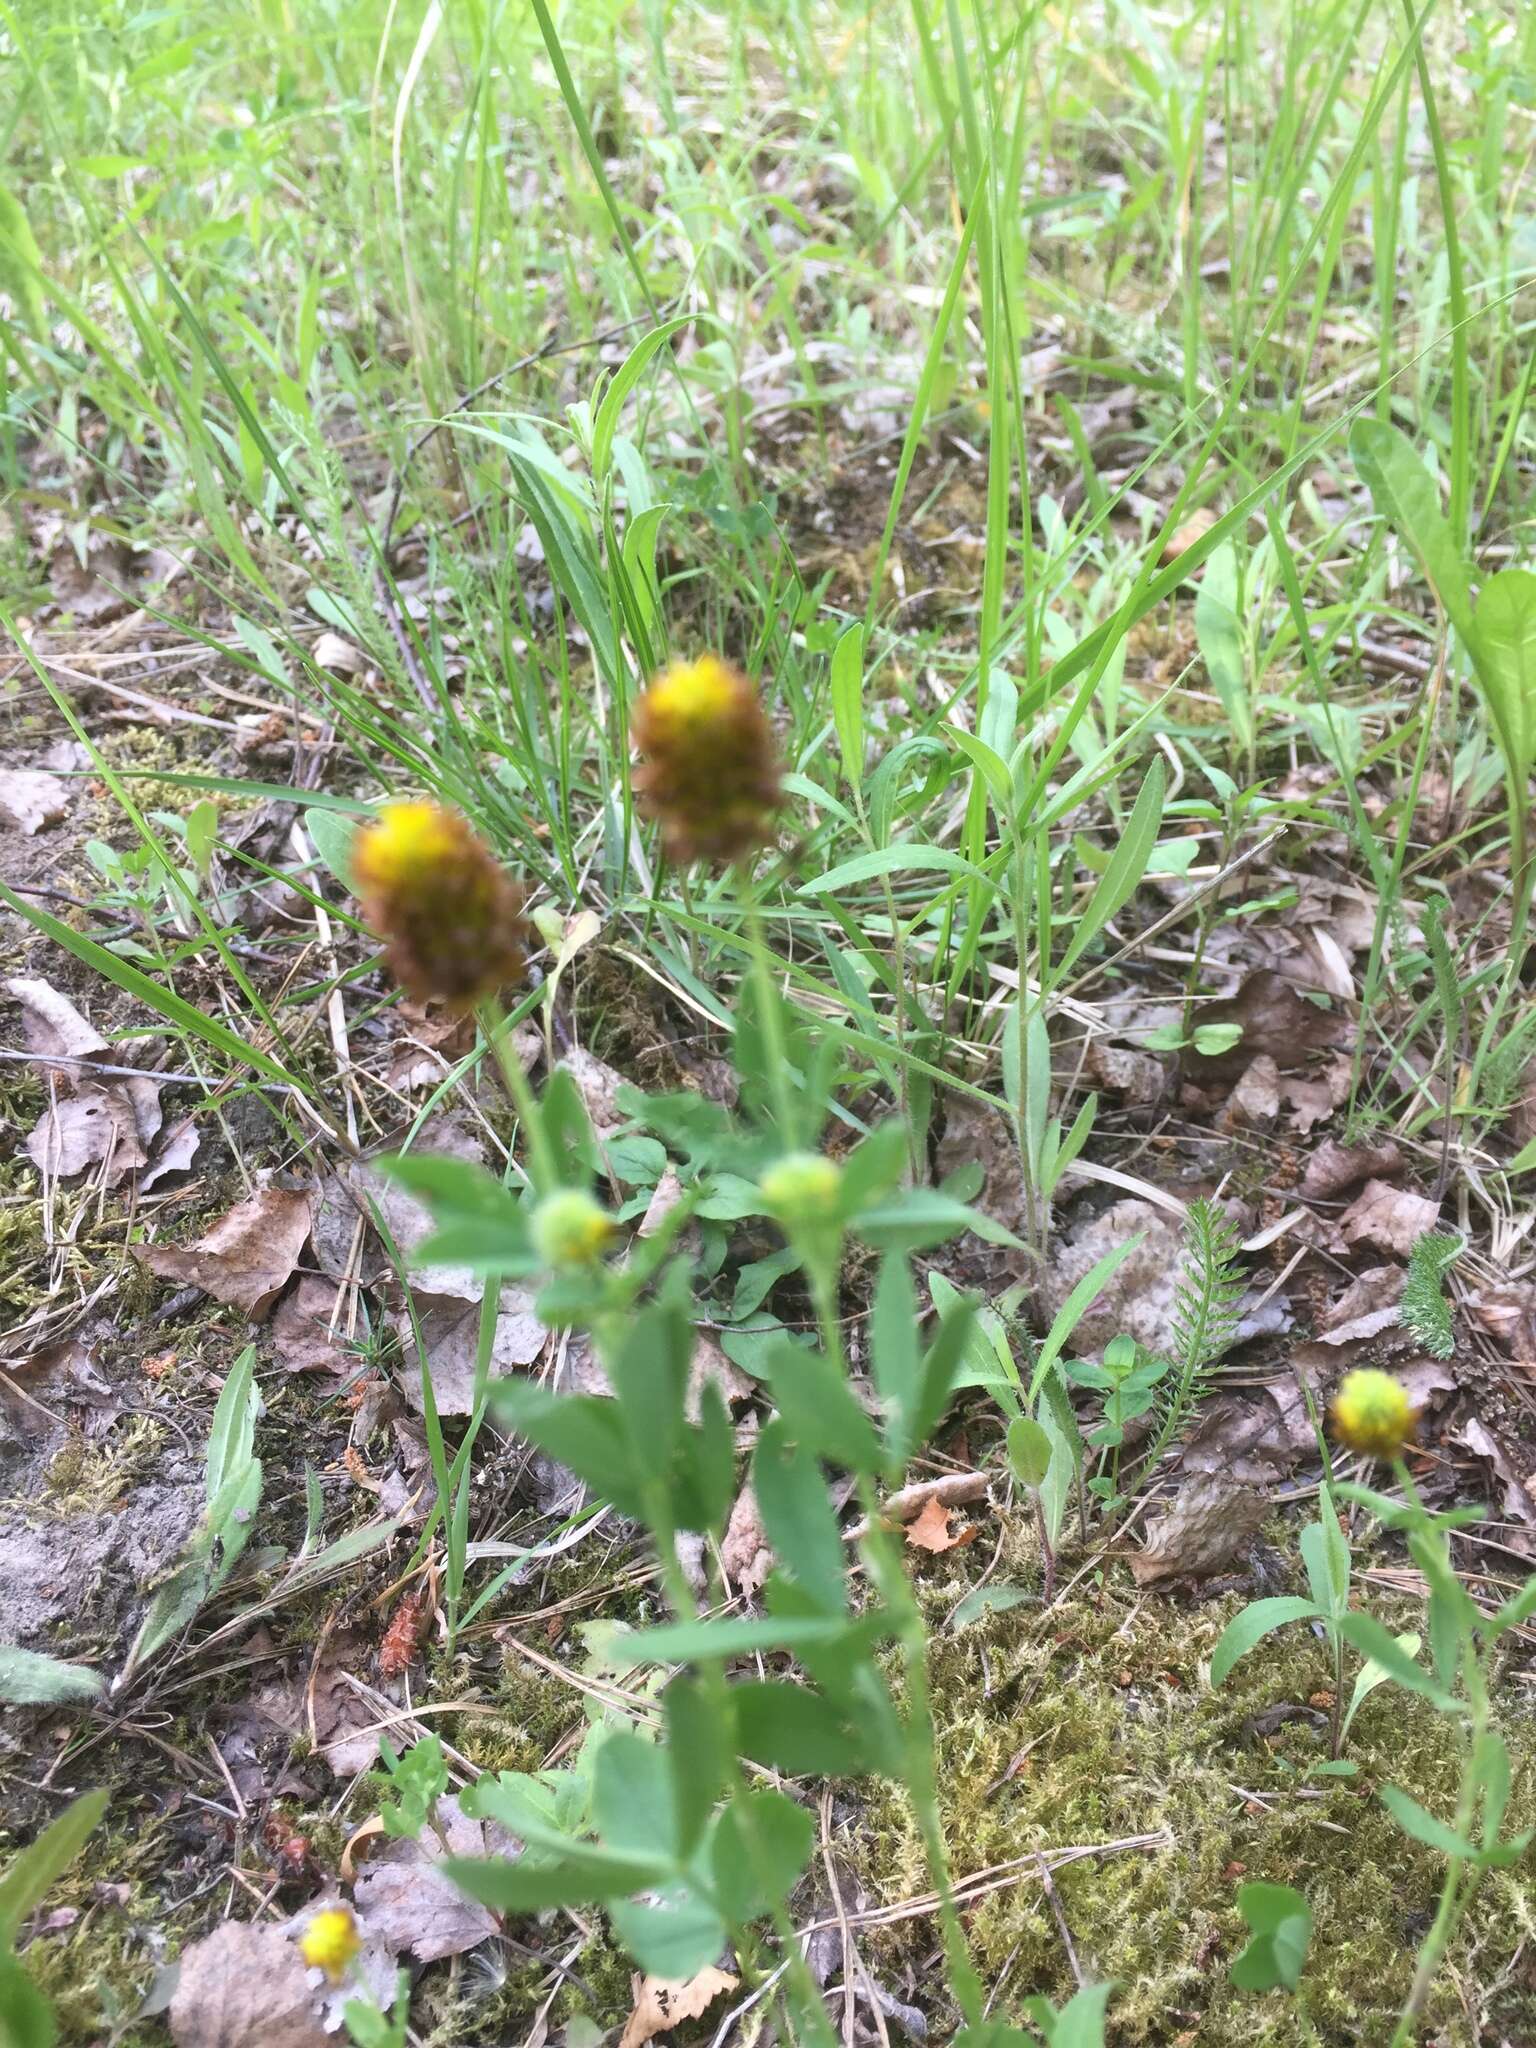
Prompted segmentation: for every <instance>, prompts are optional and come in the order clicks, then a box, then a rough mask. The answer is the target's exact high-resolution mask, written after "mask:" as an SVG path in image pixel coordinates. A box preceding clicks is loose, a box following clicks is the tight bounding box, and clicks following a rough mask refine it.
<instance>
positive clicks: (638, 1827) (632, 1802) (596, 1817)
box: [592, 1728, 679, 1864]
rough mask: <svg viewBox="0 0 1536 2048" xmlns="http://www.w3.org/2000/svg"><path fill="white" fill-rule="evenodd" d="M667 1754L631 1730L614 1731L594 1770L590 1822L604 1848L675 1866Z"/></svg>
mask: <svg viewBox="0 0 1536 2048" xmlns="http://www.w3.org/2000/svg"><path fill="white" fill-rule="evenodd" d="M675 1811H676V1810H675V1807H674V1804H673V1797H672V1772H671V1768H670V1765H669V1763H668V1760H667V1755H666V1752H665V1751H664V1750H663V1749H661V1748H659V1747H658V1745H657V1744H656V1743H654V1742H647V1741H646V1739H645V1737H644V1736H643V1735H637V1734H636V1733H635V1732H634V1730H633V1729H630V1728H615V1729H612V1730H611V1731H610V1732H609V1733H608V1734H607V1736H606V1737H605V1738H604V1740H603V1742H602V1743H601V1745H600V1746H599V1748H598V1751H597V1758H596V1761H595V1762H594V1764H593V1766H592V1818H593V1821H594V1823H595V1825H596V1830H597V1832H598V1834H600V1835H601V1836H602V1838H603V1846H604V1848H605V1849H609V1850H612V1851H614V1852H615V1853H617V1854H619V1855H621V1856H628V1855H635V1856H640V1857H647V1856H663V1857H665V1858H666V1859H667V1861H668V1862H669V1863H673V1864H676V1863H677V1862H678V1861H679V1849H678V1841H677V1831H676V1826H675Z"/></svg>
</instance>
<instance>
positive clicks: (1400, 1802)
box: [1381, 1785, 1477, 1857]
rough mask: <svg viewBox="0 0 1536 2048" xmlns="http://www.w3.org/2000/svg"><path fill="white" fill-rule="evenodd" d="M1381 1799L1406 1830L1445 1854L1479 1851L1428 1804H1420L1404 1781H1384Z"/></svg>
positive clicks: (1452, 1854)
mask: <svg viewBox="0 0 1536 2048" xmlns="http://www.w3.org/2000/svg"><path fill="white" fill-rule="evenodd" d="M1381 1803H1382V1805H1383V1806H1384V1807H1385V1808H1386V1809H1387V1811H1388V1813H1390V1814H1391V1816H1392V1818H1393V1819H1394V1820H1395V1821H1396V1822H1397V1824H1398V1826H1399V1827H1400V1828H1401V1829H1402V1830H1403V1833H1404V1834H1405V1835H1412V1837H1413V1839H1414V1840H1415V1841H1416V1842H1423V1843H1424V1844H1425V1846H1426V1847H1427V1848H1430V1849H1438V1850H1439V1851H1440V1854H1441V1855H1442V1856H1456V1857H1472V1856H1475V1855H1476V1854H1477V1850H1476V1847H1475V1846H1474V1844H1473V1843H1471V1842H1468V1841H1466V1840H1464V1839H1463V1837H1462V1836H1460V1835H1458V1834H1457V1832H1456V1830H1455V1829H1454V1828H1452V1827H1447V1826H1446V1824H1445V1822H1444V1821H1443V1820H1436V1818H1435V1816H1434V1815H1433V1814H1432V1813H1431V1812H1430V1811H1429V1809H1428V1807H1425V1806H1420V1804H1419V1802H1418V1800H1417V1799H1415V1798H1413V1797H1412V1795H1411V1794H1409V1793H1407V1792H1405V1791H1404V1790H1403V1788H1402V1786H1401V1785H1383V1786H1382V1787H1381Z"/></svg>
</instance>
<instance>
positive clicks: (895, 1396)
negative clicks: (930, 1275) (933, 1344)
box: [869, 1251, 922, 1436]
mask: <svg viewBox="0 0 1536 2048" xmlns="http://www.w3.org/2000/svg"><path fill="white" fill-rule="evenodd" d="M869 1351H870V1374H871V1377H872V1378H873V1380H874V1383H875V1391H876V1392H877V1393H878V1394H879V1396H880V1402H881V1406H882V1407H883V1408H884V1410H885V1413H886V1417H887V1424H886V1428H887V1435H888V1436H889V1435H890V1434H891V1433H892V1430H893V1427H894V1429H895V1431H896V1432H897V1433H899V1432H900V1427H901V1424H902V1422H903V1420H904V1418H906V1417H908V1416H910V1415H911V1414H912V1412H913V1409H914V1408H915V1407H916V1405H917V1388H918V1373H919V1371H920V1369H921V1363H922V1354H921V1349H920V1343H919V1338H918V1315H917V1292H916V1289H915V1288H914V1287H913V1285H912V1268H911V1266H910V1265H909V1264H908V1262H907V1258H906V1255H905V1253H904V1252H900V1251H892V1252H888V1253H887V1254H886V1256H885V1258H884V1259H882V1260H881V1262H880V1272H879V1275H878V1277H877V1278H876V1281H875V1293H874V1299H873V1301H872V1303H871V1304H870V1311H869Z"/></svg>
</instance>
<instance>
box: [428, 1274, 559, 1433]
mask: <svg viewBox="0 0 1536 2048" xmlns="http://www.w3.org/2000/svg"><path fill="white" fill-rule="evenodd" d="M437 1270H438V1269H437V1268H436V1267H433V1268H431V1269H430V1272H431V1274H432V1275H435V1274H436V1273H437ZM422 1277H423V1279H426V1278H427V1277H429V1275H428V1274H427V1273H423V1275H422ZM478 1284H479V1283H478V1282H477V1283H476V1286H477V1287H478ZM411 1292H412V1297H413V1299H414V1301H415V1304H416V1318H417V1323H419V1325H420V1329H421V1337H422V1342H423V1343H424V1344H425V1346H426V1353H427V1364H428V1366H429V1367H430V1369H431V1373H432V1395H433V1399H434V1400H435V1401H436V1403H437V1412H438V1413H439V1415H468V1414H469V1412H470V1410H471V1409H472V1408H473V1406H474V1391H475V1348H476V1345H477V1342H478V1339H479V1333H480V1303H479V1299H478V1296H477V1297H476V1298H475V1299H473V1300H468V1301H466V1300H465V1299H464V1297H463V1296H462V1295H460V1294H456V1293H428V1292H425V1291H423V1290H422V1289H420V1288H416V1287H413V1288H412V1290H411ZM533 1299H534V1298H533V1296H532V1294H530V1293H529V1292H528V1291H527V1289H526V1288H522V1287H513V1286H510V1285H509V1286H506V1287H503V1288H502V1290H501V1296H500V1302H499V1313H498V1316H497V1319H496V1335H495V1338H494V1339H493V1341H492V1344H491V1378H492V1379H504V1378H505V1377H506V1375H507V1374H508V1373H511V1372H515V1371H516V1370H517V1369H518V1367H519V1366H524V1365H532V1364H533V1362H534V1360H535V1359H536V1358H538V1357H539V1356H540V1355H541V1353H542V1352H543V1350H544V1346H545V1344H546V1343H547V1342H548V1341H549V1332H548V1331H547V1330H546V1329H545V1327H544V1325H543V1324H542V1323H541V1322H540V1321H539V1319H538V1317H537V1316H536V1315H535V1314H534V1312H533ZM390 1322H391V1324H392V1326H393V1328H394V1330H395V1331H396V1333H397V1335H398V1336H399V1339H400V1348H401V1354H402V1357H403V1358H404V1360H405V1368H406V1369H405V1371H404V1372H403V1373H402V1375H401V1380H400V1385H401V1390H402V1391H403V1393H404V1395H405V1398H406V1400H407V1401H409V1402H410V1404H411V1406H412V1407H413V1408H414V1409H416V1411H417V1413H418V1414H419V1413H420V1412H421V1411H422V1406H423V1403H422V1391H421V1362H420V1355H419V1353H418V1350H417V1344H416V1324H413V1323H412V1321H411V1317H410V1315H409V1313H408V1312H407V1311H406V1310H405V1309H403V1308H401V1309H396V1310H395V1311H394V1312H393V1313H392V1315H391V1316H390Z"/></svg>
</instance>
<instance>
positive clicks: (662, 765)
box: [633, 654, 780, 861]
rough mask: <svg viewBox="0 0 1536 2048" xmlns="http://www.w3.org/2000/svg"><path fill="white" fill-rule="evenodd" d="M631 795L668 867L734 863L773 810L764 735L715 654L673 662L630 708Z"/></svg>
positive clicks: (774, 779) (749, 701) (765, 831)
mask: <svg viewBox="0 0 1536 2048" xmlns="http://www.w3.org/2000/svg"><path fill="white" fill-rule="evenodd" d="M633 728H634V735H635V744H636V746H638V747H639V749H640V752H641V753H642V755H643V756H644V757H645V758H644V760H643V761H642V762H641V764H640V767H639V768H638V770H637V771H636V774H635V786H636V788H637V789H638V790H639V791H640V794H641V796H642V798H643V799H644V802H645V807H646V809H647V811H648V812H649V813H650V815H651V816H652V817H653V818H659V819H660V821H661V828H662V837H663V839H664V841H665V843H666V848H667V852H668V853H669V854H670V855H671V856H672V858H673V859H674V860H676V861H691V860H739V859H740V858H741V856H742V855H743V854H747V853H750V852H751V851H752V850H753V848H754V847H758V846H762V845H764V844H766V842H767V840H768V838H769V835H770V833H771V830H772V826H773V814H774V812H775V811H776V810H777V809H778V807H779V802H780V791H779V759H778V749H777V747H776V746H775V745H774V739H773V730H772V728H771V727H770V725H769V723H768V720H767V718H766V717H765V716H764V713H763V707H762V705H761V703H760V702H759V701H758V695H757V692H756V690H755V689H754V688H753V686H752V684H751V683H750V682H748V680H747V678H746V677H745V676H744V675H742V674H741V673H740V671H739V670H737V669H734V668H732V667H731V666H730V664H729V663H728V662H724V661H722V660H721V659H720V657H719V656H718V655H715V654H702V655H700V656H699V658H698V660H697V661H678V662H674V663H673V664H672V666H671V667H670V668H669V669H666V670H664V671H663V672H662V674H661V675H659V676H657V678H656V680H655V681H654V682H653V683H652V684H651V686H650V688H649V689H648V690H646V691H645V692H644V693H643V695H642V696H641V698H640V700H639V702H638V703H637V704H636V705H635V711H634V719H633Z"/></svg>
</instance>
